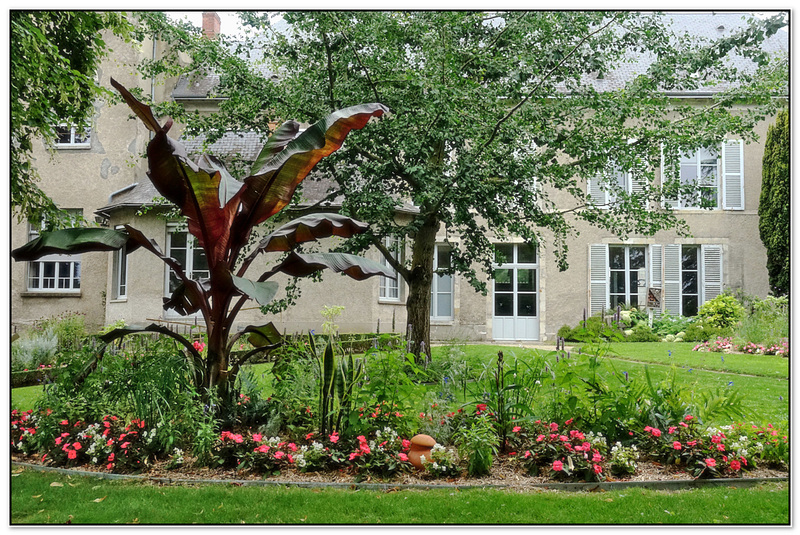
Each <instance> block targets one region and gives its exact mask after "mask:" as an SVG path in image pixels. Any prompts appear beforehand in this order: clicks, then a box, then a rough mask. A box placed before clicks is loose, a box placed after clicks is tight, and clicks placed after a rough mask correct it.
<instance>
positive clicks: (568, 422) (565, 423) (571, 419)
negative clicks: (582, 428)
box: [564, 418, 573, 425]
mask: <svg viewBox="0 0 800 535" xmlns="http://www.w3.org/2000/svg"><path fill="white" fill-rule="evenodd" d="M572 421H573V418H570V419H569V420H567V421H566V422H564V425H569V424H571V423H572Z"/></svg>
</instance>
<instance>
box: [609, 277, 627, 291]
mask: <svg viewBox="0 0 800 535" xmlns="http://www.w3.org/2000/svg"><path fill="white" fill-rule="evenodd" d="M609 293H612V294H624V293H625V272H624V271H612V272H611V285H610V287H609Z"/></svg>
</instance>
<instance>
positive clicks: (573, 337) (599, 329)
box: [559, 314, 624, 342]
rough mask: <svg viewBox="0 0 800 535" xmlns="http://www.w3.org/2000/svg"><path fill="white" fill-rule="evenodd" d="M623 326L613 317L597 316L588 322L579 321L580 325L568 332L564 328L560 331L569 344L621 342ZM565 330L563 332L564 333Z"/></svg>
mask: <svg viewBox="0 0 800 535" xmlns="http://www.w3.org/2000/svg"><path fill="white" fill-rule="evenodd" d="M622 326H623V324H622V323H621V322H619V321H614V320H613V319H612V316H608V315H601V314H595V315H594V316H589V317H588V318H586V320H582V321H579V322H578V324H577V325H576V326H575V327H574V328H573V329H570V330H569V332H567V330H566V329H564V327H566V325H565V326H564V327H562V328H561V329H560V330H559V336H561V335H562V334H566V336H561V337H562V338H564V339H565V340H567V341H568V342H600V341H601V340H611V341H619V340H622V339H623V338H624V335H623V333H622V331H621V330H620V327H622ZM562 330H563V331H562Z"/></svg>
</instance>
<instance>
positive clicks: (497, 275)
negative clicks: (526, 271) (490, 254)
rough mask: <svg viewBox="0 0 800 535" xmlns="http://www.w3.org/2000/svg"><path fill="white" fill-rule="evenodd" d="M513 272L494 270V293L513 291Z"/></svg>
mask: <svg viewBox="0 0 800 535" xmlns="http://www.w3.org/2000/svg"><path fill="white" fill-rule="evenodd" d="M512 277H513V270H511V269H496V270H495V271H494V290H495V291H496V292H511V291H513V290H514V284H513V279H512Z"/></svg>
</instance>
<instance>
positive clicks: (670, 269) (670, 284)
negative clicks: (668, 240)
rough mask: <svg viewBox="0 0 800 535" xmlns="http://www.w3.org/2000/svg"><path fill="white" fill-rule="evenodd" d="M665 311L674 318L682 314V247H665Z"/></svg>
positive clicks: (673, 245) (671, 245)
mask: <svg viewBox="0 0 800 535" xmlns="http://www.w3.org/2000/svg"><path fill="white" fill-rule="evenodd" d="M663 294H664V295H663V300H664V310H665V311H666V312H669V313H670V314H672V315H674V316H679V315H680V314H681V246H680V245H675V244H670V245H665V246H664V292H663Z"/></svg>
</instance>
